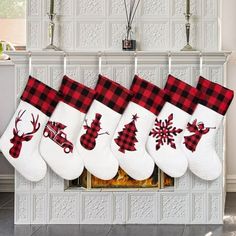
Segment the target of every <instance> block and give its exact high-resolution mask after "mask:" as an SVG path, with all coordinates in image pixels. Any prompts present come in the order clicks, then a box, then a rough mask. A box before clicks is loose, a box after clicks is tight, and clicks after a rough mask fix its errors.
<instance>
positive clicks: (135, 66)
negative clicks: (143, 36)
mask: <svg viewBox="0 0 236 236" xmlns="http://www.w3.org/2000/svg"><path fill="white" fill-rule="evenodd" d="M137 73H138V57H137V52H136V51H135V52H134V74H135V75H137Z"/></svg>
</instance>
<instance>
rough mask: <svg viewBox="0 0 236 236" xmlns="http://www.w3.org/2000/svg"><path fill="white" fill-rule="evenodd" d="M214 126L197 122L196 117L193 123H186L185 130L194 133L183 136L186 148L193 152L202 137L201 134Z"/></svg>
mask: <svg viewBox="0 0 236 236" xmlns="http://www.w3.org/2000/svg"><path fill="white" fill-rule="evenodd" d="M215 128H216V127H205V125H204V124H203V123H202V122H198V123H197V119H195V120H194V121H193V123H192V124H191V123H188V124H187V130H188V131H189V132H191V133H194V134H192V135H190V136H184V144H185V146H186V148H188V149H189V150H190V151H192V152H194V151H195V150H196V148H197V145H198V143H199V141H200V139H201V138H202V135H204V134H207V133H208V132H209V131H210V129H215Z"/></svg>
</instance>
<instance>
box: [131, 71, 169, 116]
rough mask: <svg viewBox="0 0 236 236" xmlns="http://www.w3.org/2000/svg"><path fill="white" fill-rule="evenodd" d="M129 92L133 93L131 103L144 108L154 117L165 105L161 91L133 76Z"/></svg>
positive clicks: (163, 94)
mask: <svg viewBox="0 0 236 236" xmlns="http://www.w3.org/2000/svg"><path fill="white" fill-rule="evenodd" d="M130 90H131V91H132V92H133V93H134V96H133V98H132V101H133V102H135V103H136V104H138V105H140V106H141V107H144V108H146V109H147V110H149V111H150V112H152V113H154V114H155V115H156V116H157V115H158V114H159V113H160V111H161V109H162V107H163V105H164V103H165V93H164V91H163V89H160V88H158V87H157V86H156V85H154V84H152V83H150V82H148V81H146V80H144V79H141V78H140V77H138V76H137V75H135V77H134V79H133V82H132V85H131V87H130Z"/></svg>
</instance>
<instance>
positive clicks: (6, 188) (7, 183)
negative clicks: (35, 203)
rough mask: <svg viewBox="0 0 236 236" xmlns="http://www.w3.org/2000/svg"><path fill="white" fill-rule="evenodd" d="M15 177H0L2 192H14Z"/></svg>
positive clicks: (0, 189)
mask: <svg viewBox="0 0 236 236" xmlns="http://www.w3.org/2000/svg"><path fill="white" fill-rule="evenodd" d="M14 178H15V177H14V175H4V174H2V175H0V192H14V182H15V181H14Z"/></svg>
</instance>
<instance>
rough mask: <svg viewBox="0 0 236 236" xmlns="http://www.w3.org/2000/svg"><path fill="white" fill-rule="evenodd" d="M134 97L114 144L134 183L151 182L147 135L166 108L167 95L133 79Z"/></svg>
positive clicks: (120, 161) (124, 115) (145, 82)
mask: <svg viewBox="0 0 236 236" xmlns="http://www.w3.org/2000/svg"><path fill="white" fill-rule="evenodd" d="M131 91H132V92H133V93H134V97H133V98H132V101H131V102H130V103H129V105H128V106H127V108H126V110H125V112H124V114H123V116H122V118H121V120H120V122H119V125H118V127H117V128H116V132H115V135H114V136H113V141H112V144H111V148H112V152H113V153H114V155H115V157H116V158H117V160H118V161H119V164H120V166H121V168H122V169H123V170H124V171H125V172H126V173H127V174H128V175H129V176H130V177H132V178H133V179H136V180H144V179H147V178H149V177H150V176H151V175H152V173H153V170H154V162H153V160H152V158H151V157H150V156H149V154H148V153H147V152H146V150H145V144H146V141H147V138H148V134H149V132H150V130H151V127H152V126H153V123H154V121H155V117H156V114H158V113H159V111H160V110H161V108H162V106H163V104H164V92H163V90H161V89H159V88H158V87H156V86H155V85H153V84H151V83H149V82H148V81H146V80H143V79H141V78H139V77H138V76H135V77H134V80H133V83H132V85H131Z"/></svg>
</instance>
